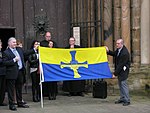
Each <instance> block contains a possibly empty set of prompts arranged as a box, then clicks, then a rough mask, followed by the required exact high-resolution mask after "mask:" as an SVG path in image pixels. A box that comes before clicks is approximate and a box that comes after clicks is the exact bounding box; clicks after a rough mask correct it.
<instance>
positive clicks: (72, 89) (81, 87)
mask: <svg viewBox="0 0 150 113" xmlns="http://www.w3.org/2000/svg"><path fill="white" fill-rule="evenodd" d="M66 48H68V49H73V48H81V47H80V46H78V45H75V38H74V37H70V38H69V46H68V47H66ZM63 90H64V91H66V92H69V96H74V95H77V96H84V94H83V92H84V91H85V81H84V80H77V81H64V82H63Z"/></svg>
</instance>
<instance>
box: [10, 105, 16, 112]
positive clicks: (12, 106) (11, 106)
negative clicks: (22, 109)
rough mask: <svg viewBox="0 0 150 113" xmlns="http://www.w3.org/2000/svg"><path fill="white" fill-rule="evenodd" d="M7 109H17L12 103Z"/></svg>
mask: <svg viewBox="0 0 150 113" xmlns="http://www.w3.org/2000/svg"><path fill="white" fill-rule="evenodd" d="M9 109H10V110H12V111H16V110H17V108H16V107H15V106H14V105H10V106H9Z"/></svg>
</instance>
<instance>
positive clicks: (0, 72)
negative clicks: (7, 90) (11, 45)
mask: <svg viewBox="0 0 150 113" xmlns="http://www.w3.org/2000/svg"><path fill="white" fill-rule="evenodd" d="M2 56H3V55H2V52H1V51H0V76H4V75H6V67H5V65H4V62H3V58H2Z"/></svg>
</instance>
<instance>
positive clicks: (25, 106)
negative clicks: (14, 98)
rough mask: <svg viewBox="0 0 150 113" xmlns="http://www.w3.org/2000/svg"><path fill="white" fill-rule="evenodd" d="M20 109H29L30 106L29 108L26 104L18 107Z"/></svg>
mask: <svg viewBox="0 0 150 113" xmlns="http://www.w3.org/2000/svg"><path fill="white" fill-rule="evenodd" d="M18 107H20V108H29V106H28V105H26V104H21V105H18Z"/></svg>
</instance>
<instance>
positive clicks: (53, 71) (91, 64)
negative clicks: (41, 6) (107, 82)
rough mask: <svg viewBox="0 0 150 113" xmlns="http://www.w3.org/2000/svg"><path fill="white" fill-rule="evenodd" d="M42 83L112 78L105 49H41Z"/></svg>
mask: <svg viewBox="0 0 150 113" xmlns="http://www.w3.org/2000/svg"><path fill="white" fill-rule="evenodd" d="M39 59H40V70H41V75H42V82H46V81H64V80H87V79H99V78H112V74H111V71H110V68H109V65H108V60H107V54H106V49H105V47H94V48H75V49H60V48H46V47H39Z"/></svg>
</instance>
